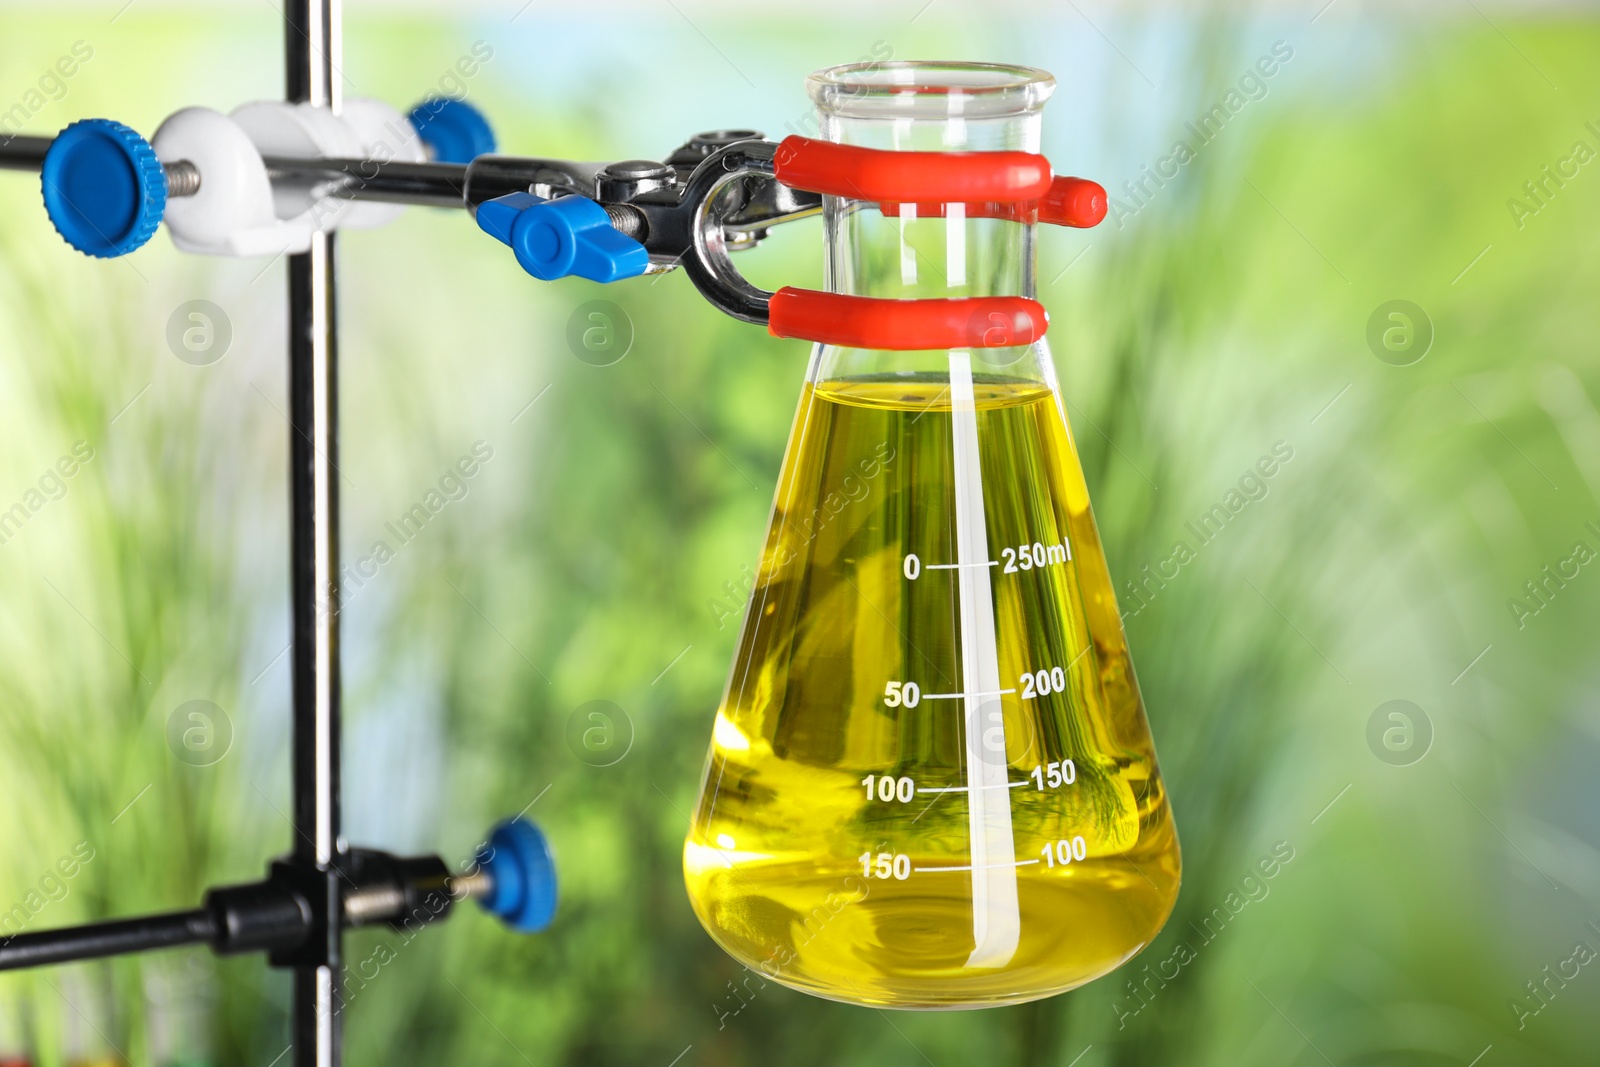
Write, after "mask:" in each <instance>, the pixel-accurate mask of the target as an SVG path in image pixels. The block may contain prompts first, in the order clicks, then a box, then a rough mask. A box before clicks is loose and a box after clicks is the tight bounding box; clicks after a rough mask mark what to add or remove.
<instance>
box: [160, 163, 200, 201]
mask: <svg viewBox="0 0 1600 1067" xmlns="http://www.w3.org/2000/svg"><path fill="white" fill-rule="evenodd" d="M163 169H164V170H165V171H166V172H167V195H168V196H193V195H194V194H195V193H198V192H199V191H200V168H199V167H196V166H195V165H194V164H193V163H191V162H189V161H188V160H187V159H179V160H174V161H173V162H171V163H168V164H166V165H165V166H164V167H163Z"/></svg>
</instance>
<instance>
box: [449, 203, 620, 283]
mask: <svg viewBox="0 0 1600 1067" xmlns="http://www.w3.org/2000/svg"><path fill="white" fill-rule="evenodd" d="M478 226H479V227H480V228H481V229H482V230H483V232H485V233H487V234H489V235H490V236H491V237H494V238H496V239H497V240H499V241H501V242H503V243H505V244H508V245H510V246H511V250H512V251H513V252H515V253H516V256H517V262H518V263H520V264H522V269H523V270H525V271H527V272H528V273H529V274H531V275H533V276H534V277H535V278H539V279H541V280H543V281H547V282H548V281H553V280H555V279H556V278H565V277H567V276H568V275H570V274H576V275H577V276H578V277H580V278H588V279H589V280H590V281H595V282H614V281H617V280H618V279H619V278H633V277H637V276H638V275H640V274H643V273H644V272H645V269H646V268H647V267H649V266H650V253H648V252H646V251H645V248H644V245H642V244H640V243H639V242H638V241H635V240H634V239H633V238H631V237H628V236H626V235H624V234H622V233H619V232H618V231H617V230H615V229H613V228H612V226H611V219H610V218H609V217H608V216H607V215H606V209H605V208H603V207H601V206H600V205H599V204H597V203H595V202H594V201H593V200H590V199H589V198H587V197H583V196H563V197H560V198H559V199H556V200H542V199H540V198H539V197H537V196H534V195H533V194H532V193H511V194H509V195H506V196H500V197H496V198H495V199H493V200H489V201H486V202H485V203H482V204H479V205H478Z"/></svg>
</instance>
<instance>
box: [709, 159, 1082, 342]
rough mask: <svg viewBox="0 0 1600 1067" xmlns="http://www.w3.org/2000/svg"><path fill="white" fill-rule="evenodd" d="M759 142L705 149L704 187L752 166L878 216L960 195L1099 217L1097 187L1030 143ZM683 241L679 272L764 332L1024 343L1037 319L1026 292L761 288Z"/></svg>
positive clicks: (1011, 214)
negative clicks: (922, 296)
mask: <svg viewBox="0 0 1600 1067" xmlns="http://www.w3.org/2000/svg"><path fill="white" fill-rule="evenodd" d="M764 147H765V153H762V154H759V155H758V154H756V153H754V152H752V151H751V150H749V149H747V148H745V147H743V146H741V145H737V144H736V145H730V146H728V147H727V148H724V149H721V150H720V152H719V153H718V154H716V155H713V156H710V157H707V159H706V160H705V161H704V162H703V163H702V164H701V169H702V170H703V171H706V172H707V173H712V172H714V173H715V175H716V177H715V178H713V179H710V184H709V185H708V187H707V192H706V196H707V197H710V196H712V195H714V193H715V192H716V190H718V189H719V188H721V187H722V186H723V185H725V184H727V183H728V182H729V181H732V180H737V179H738V178H740V177H741V176H744V175H755V176H760V177H765V178H769V179H771V178H776V179H777V180H778V181H780V182H782V183H783V184H785V185H788V186H790V187H791V188H794V189H800V190H804V191H807V192H812V193H821V194H823V195H825V196H837V197H843V198H847V199H852V200H859V201H864V202H867V203H876V204H877V205H878V206H879V208H880V209H881V210H882V212H883V214H885V215H889V216H898V215H899V214H901V212H902V210H903V207H904V205H915V208H916V213H917V215H918V217H923V218H943V217H946V216H947V215H948V213H949V211H950V207H949V206H950V205H953V204H960V205H964V207H965V210H966V212H967V215H968V217H970V218H994V219H1004V220H1007V221H1013V222H1021V223H1025V224H1033V223H1035V222H1048V223H1053V224H1056V225H1062V226H1077V227H1089V226H1094V225H1096V224H1097V223H1099V222H1100V221H1101V220H1102V219H1103V218H1105V215H1106V203H1107V201H1106V191H1105V189H1103V188H1102V187H1100V186H1099V185H1097V184H1096V183H1094V182H1092V181H1087V180H1085V179H1082V178H1055V177H1053V176H1052V175H1051V172H1050V163H1049V161H1048V160H1046V159H1045V158H1044V157H1043V156H1040V155H1036V154H1034V153H1031V152H893V151H884V150H881V149H875V148H861V147H857V146H855V145H841V144H835V143H833V142H831V141H818V140H815V139H813V138H809V137H788V138H785V139H784V140H783V142H782V143H781V144H778V145H775V146H771V145H770V142H769V143H768V146H764ZM766 153H770V154H766ZM698 173H699V172H697V175H698ZM694 180H695V179H691V181H694ZM695 251H696V253H697V258H696V259H694V260H693V261H692V262H691V264H690V266H691V267H695V268H696V269H697V270H698V273H696V271H695V270H692V271H691V275H692V276H695V277H696V278H697V280H696V285H697V286H699V287H700V289H701V291H702V292H705V293H707V295H708V296H710V297H711V299H712V302H713V303H714V304H717V306H718V307H721V308H723V310H725V311H727V312H728V313H729V314H731V315H733V316H734V317H736V318H741V319H743V320H744V321H746V322H757V323H759V322H763V321H765V322H766V324H767V328H768V330H769V331H770V332H771V333H772V335H773V336H775V337H797V338H804V339H806V340H810V341H818V342H821V343H823V344H830V345H838V346H841V347H850V348H871V349H882V350H887V351H937V350H941V349H944V350H948V349H952V348H1004V347H1010V346H1016V345H1028V344H1033V343H1034V342H1035V341H1037V340H1039V339H1040V338H1042V337H1043V336H1044V334H1045V330H1046V329H1048V327H1049V317H1048V316H1047V315H1046V314H1045V310H1044V308H1043V307H1042V306H1041V305H1040V304H1039V303H1038V301H1036V300H1032V299H1029V298H1027V297H1021V296H989V297H966V298H957V299H931V300H893V299H882V298H877V297H862V296H850V295H847V294H843V293H824V292H817V291H815V290H810V289H797V288H793V287H785V288H783V289H780V290H779V291H778V292H776V293H772V294H767V293H764V292H763V291H761V290H759V289H756V288H755V287H754V286H752V285H750V284H749V283H748V282H747V281H745V280H744V279H743V278H741V277H739V275H738V272H737V271H736V270H734V269H733V267H732V265H731V263H729V262H728V259H727V253H726V250H725V249H724V248H722V247H721V246H720V245H719V246H717V247H716V248H715V249H713V248H711V247H710V246H708V245H707V244H706V243H705V242H704V241H703V240H697V243H696V245H695ZM719 301H720V302H719ZM763 301H764V302H765V308H764V310H765V312H766V313H765V315H763V314H762V310H763V308H762V302H763Z"/></svg>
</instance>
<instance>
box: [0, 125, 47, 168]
mask: <svg viewBox="0 0 1600 1067" xmlns="http://www.w3.org/2000/svg"><path fill="white" fill-rule="evenodd" d="M54 140H55V138H54V137H30V136H28V135H26V134H21V133H19V134H13V135H12V136H10V137H7V138H5V139H3V140H0V170H38V169H39V167H40V166H41V165H42V164H43V163H44V154H45V153H46V152H47V151H49V150H50V144H51V142H53V141H54Z"/></svg>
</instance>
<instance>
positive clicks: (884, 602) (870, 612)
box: [684, 63, 1180, 1008]
mask: <svg viewBox="0 0 1600 1067" xmlns="http://www.w3.org/2000/svg"><path fill="white" fill-rule="evenodd" d="M808 88H809V90H810V93H811V95H812V98H813V99H814V100H815V101H816V103H817V105H818V109H819V112H820V116H821V129H822V136H823V137H824V138H826V139H828V140H832V141H836V142H842V143H846V144H854V145H861V146H866V147H874V148H889V149H898V150H921V151H928V150H945V151H963V150H967V151H994V150H1002V149H1019V150H1024V151H1029V152H1037V151H1038V138H1039V109H1040V107H1041V106H1042V104H1043V102H1044V100H1045V99H1046V98H1047V97H1048V96H1049V94H1050V92H1051V90H1052V89H1053V88H1054V82H1053V80H1052V79H1051V78H1050V76H1049V75H1048V74H1045V73H1044V72H1042V71H1036V70H1030V69H1026V68H1012V67H995V66H989V65H978V64H950V63H940V64H921V63H889V64H875V65H856V66H852V67H842V68H834V69H832V70H827V71H822V72H819V73H818V74H814V75H812V76H811V79H810V80H809V83H808ZM909 207H910V205H902V208H909ZM944 207H945V209H944V210H940V211H929V210H927V209H924V210H923V211H922V216H923V217H917V215H918V212H917V211H916V210H914V209H912V210H900V211H898V212H894V211H888V210H883V209H881V208H880V207H879V206H878V205H874V204H861V203H857V202H853V201H847V200H840V199H837V198H833V197H829V198H828V199H827V201H826V208H825V220H824V224H825V231H826V240H827V281H828V287H829V289H830V290H831V291H834V292H842V293H848V294H854V295H865V296H874V297H895V298H907V297H912V298H925V297H949V296H992V295H1000V296H1018V295H1020V296H1028V297H1031V296H1032V295H1033V289H1034V247H1033V240H1034V227H1033V226H1032V225H1026V224H1023V223H1019V222H1017V221H1014V220H1007V219H1001V218H977V217H966V216H967V213H966V212H965V211H964V210H962V206H961V205H945V206H944ZM974 214H976V213H974ZM929 216H933V217H929ZM1179 870H1180V861H1179V854H1178V841H1177V836H1176V833H1175V830H1174V827H1173V821H1172V813H1171V809H1170V807H1169V804H1168V799H1167V794H1166V791H1165V789H1164V787H1163V785H1162V781H1161V776H1160V773H1159V771H1158V770H1157V766H1156V756H1155V749H1154V746H1153V744H1152V741H1151V737H1150V732H1149V726H1148V724H1147V723H1146V721H1145V715H1144V709H1143V705H1142V703H1141V700H1140V697H1139V690H1138V686H1137V683H1136V682H1135V680H1134V674H1133V667H1132V664H1131V662H1130V660H1129V656H1128V649H1127V644H1126V641H1125V639H1124V635H1123V631H1122V624H1121V618H1120V616H1119V614H1118V610H1117V605H1116V598H1115V595H1114V593H1113V591H1112V583H1111V578H1110V574H1109V572H1108V570H1107V567H1106V561H1105V556H1104V554H1103V552H1102V549H1101V545H1100V539H1099V535H1098V533H1097V531H1096V529H1095V523H1094V518H1093V515H1092V514H1091V512H1090V508H1089V498H1088V493H1087V490H1086V489H1085V486H1084V479H1083V472H1082V469H1081V466H1080V464H1079V460H1078V456H1077V452H1076V449H1075V447H1074V444H1073V440H1072V434H1071V430H1070V429H1069V427H1068V423H1067V420H1066V417H1065V409H1064V406H1063V404H1062V401H1061V397H1060V394H1059V391H1058V387H1057V384H1056V378H1055V372H1054V370H1053V368H1052V366H1051V360H1050V354H1049V350H1048V348H1047V347H1046V345H1045V344H1044V343H1043V341H1039V342H1037V343H1034V344H1032V345H1026V346H1015V347H1009V348H970V349H955V350H947V351H936V352H885V351H867V350H862V349H849V348H837V347H832V346H827V345H819V346H817V347H816V349H815V350H814V351H813V354H812V358H811V363H810V366H809V368H808V371H807V377H806V383H805V386H804V391H803V394H802V396H801V399H800V406H799V410H798V412H797V413H796V416H795V422H794V426H793V429H792V431H791V434H790V438H789V445H788V449H787V453H786V455H785V457H784V463H783V470H782V473H781V475H780V478H779V482H778V488H777V495H776V499H775V500H774V503H773V510H772V518H771V523H770V527H769V531H768V535H767V540H766V546H765V550H764V552H763V554H762V557H761V561H760V566H759V570H758V573H757V581H756V584H755V586H754V589H753V591H752V594H751V598H750V603H749V606H748V608H747V609H746V614H745V619H744V625H743V630H742V632H741V635H740V639H739V646H738V654H737V657H736V659H735V661H734V664H733V668H732V671H731V672H730V674H729V678H728V685H727V690H726V693H725V694H724V697H723V700H722V705H721V707H720V708H719V709H718V711H717V716H716V720H715V726H714V729H713V732H712V741H711V752H710V756H709V758H708V759H707V763H706V771H705V777H704V781H703V784H702V786H701V793H700V798H699V802H698V805H697V807H696V809H695V814H694V821H693V825H692V826H691V828H690V832H689V836H688V840H687V841H686V843H685V846H684V872H685V878H686V881H687V885H688V890H689V897H690V900H691V902H692V904H693V906H694V909H695V913H696V914H697V915H698V916H699V918H700V921H701V922H702V923H703V924H704V925H705V928H706V930H707V931H709V932H710V934H711V936H712V937H713V938H714V939H715V940H716V941H717V943H718V944H720V945H721V946H722V947H723V948H724V949H726V950H727V951H728V952H729V953H730V954H731V955H733V956H734V957H735V958H737V959H739V960H741V961H742V962H744V963H745V964H746V965H748V966H749V967H751V968H753V969H758V970H759V971H761V972H762V973H763V974H765V975H766V976H768V977H769V978H771V979H774V980H776V981H779V982H782V983H784V984H786V985H789V986H792V987H794V988H796V989H800V990H803V991H805V992H808V993H813V994H816V995H818V996H823V997H828V998H831V999H834V1000H841V1001H847V1002H851V1003H858V1004H870V1005H880V1006H889V1007H900V1008H961V1007H980V1006H988V1005H997V1004H1008V1003H1017V1002H1021V1001H1026V1000H1032V999H1036V998H1039V997H1045V996H1050V995H1052V994H1055V993H1060V992H1063V991H1065V990H1068V989H1071V988H1073V987H1075V986H1078V985H1081V984H1083V983H1085V982H1088V981H1091V980H1092V979H1094V978H1097V977H1099V976H1101V975H1103V974H1106V973H1107V972H1109V971H1111V970H1112V969H1114V968H1116V967H1117V966H1118V965H1120V964H1121V963H1123V962H1125V961H1126V960H1127V959H1129V958H1130V957H1131V956H1132V955H1134V954H1135V953H1137V952H1138V951H1139V950H1140V949H1141V948H1142V947H1144V946H1145V945H1146V944H1148V943H1149V942H1150V940H1151V938H1153V937H1154V936H1155V934H1156V933H1157V931H1159V930H1160V928H1161V926H1162V924H1163V923H1164V922H1165V921H1166V918H1167V915H1168V914H1169V913H1170V911H1171V909H1172V906H1173V902H1174V900H1175V898H1176V896H1177V892H1178V881H1179Z"/></svg>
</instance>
